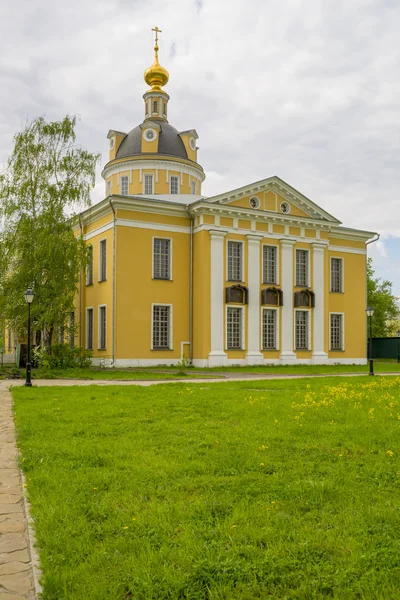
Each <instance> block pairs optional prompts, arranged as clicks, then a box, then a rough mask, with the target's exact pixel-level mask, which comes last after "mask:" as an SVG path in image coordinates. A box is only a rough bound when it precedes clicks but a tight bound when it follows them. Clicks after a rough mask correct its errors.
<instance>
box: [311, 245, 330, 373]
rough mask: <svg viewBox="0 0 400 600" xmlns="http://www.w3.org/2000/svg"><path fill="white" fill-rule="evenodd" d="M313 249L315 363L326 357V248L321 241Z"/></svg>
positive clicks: (313, 356)
mask: <svg viewBox="0 0 400 600" xmlns="http://www.w3.org/2000/svg"><path fill="white" fill-rule="evenodd" d="M311 246H312V251H313V288H314V291H315V292H316V299H315V306H314V311H313V355H312V358H313V360H314V364H317V363H319V362H321V361H323V360H325V358H327V354H326V352H325V277H326V275H325V248H326V245H325V244H323V243H321V242H313V243H312V244H311Z"/></svg>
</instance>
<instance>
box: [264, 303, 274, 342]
mask: <svg viewBox="0 0 400 600" xmlns="http://www.w3.org/2000/svg"><path fill="white" fill-rule="evenodd" d="M262 347H263V350H276V347H277V331H276V310H273V309H270V308H264V309H263V312H262Z"/></svg>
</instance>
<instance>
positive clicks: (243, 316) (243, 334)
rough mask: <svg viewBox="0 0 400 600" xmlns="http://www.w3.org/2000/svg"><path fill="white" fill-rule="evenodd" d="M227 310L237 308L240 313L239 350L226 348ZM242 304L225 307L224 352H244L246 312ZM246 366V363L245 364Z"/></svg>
mask: <svg viewBox="0 0 400 600" xmlns="http://www.w3.org/2000/svg"><path fill="white" fill-rule="evenodd" d="M228 308H239V309H240V310H241V311H242V332H241V338H240V348H228ZM245 308H246V307H245V306H243V305H242V304H226V305H225V352H237V351H238V350H239V351H241V350H246V323H245V321H246V311H245ZM246 364H247V363H246Z"/></svg>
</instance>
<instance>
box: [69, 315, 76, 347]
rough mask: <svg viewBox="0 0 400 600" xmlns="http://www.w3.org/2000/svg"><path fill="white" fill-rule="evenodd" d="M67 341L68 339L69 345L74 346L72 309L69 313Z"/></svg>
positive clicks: (73, 316)
mask: <svg viewBox="0 0 400 600" xmlns="http://www.w3.org/2000/svg"><path fill="white" fill-rule="evenodd" d="M68 341H69V347H70V348H73V347H74V346H75V313H74V311H72V312H70V313H69V319H68Z"/></svg>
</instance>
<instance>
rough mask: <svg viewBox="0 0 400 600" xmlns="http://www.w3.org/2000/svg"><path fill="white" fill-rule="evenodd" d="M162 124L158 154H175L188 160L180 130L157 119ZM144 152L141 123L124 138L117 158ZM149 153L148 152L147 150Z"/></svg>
mask: <svg viewBox="0 0 400 600" xmlns="http://www.w3.org/2000/svg"><path fill="white" fill-rule="evenodd" d="M157 124H158V125H159V126H160V134H159V135H160V139H159V142H158V152H157V154H163V155H167V156H175V157H177V158H184V159H186V160H188V155H187V152H186V148H185V145H184V143H183V142H182V140H181V138H180V136H179V132H178V130H177V129H175V127H172V125H170V124H169V123H164V122H162V121H157ZM138 154H143V152H142V130H141V128H140V125H138V126H137V127H134V129H132V131H130V132H129V133H128V135H127V136H126V137H125V138H124V139H123V140H122V142H121V145H120V147H119V148H118V152H117V154H116V157H115V158H125V157H127V156H135V155H138ZM146 154H148V152H146Z"/></svg>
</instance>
